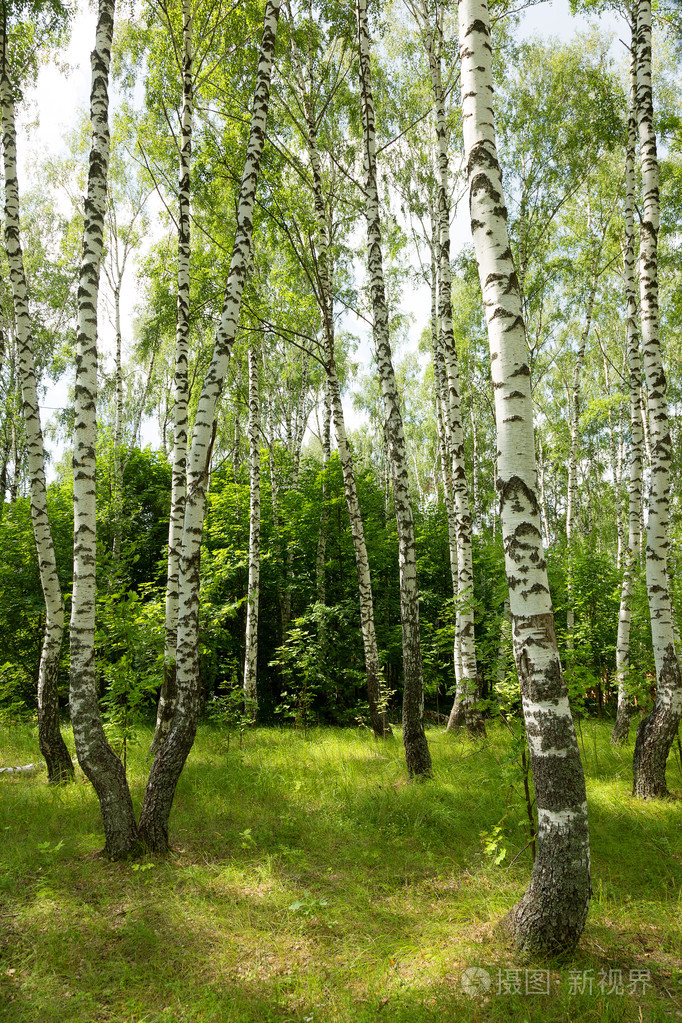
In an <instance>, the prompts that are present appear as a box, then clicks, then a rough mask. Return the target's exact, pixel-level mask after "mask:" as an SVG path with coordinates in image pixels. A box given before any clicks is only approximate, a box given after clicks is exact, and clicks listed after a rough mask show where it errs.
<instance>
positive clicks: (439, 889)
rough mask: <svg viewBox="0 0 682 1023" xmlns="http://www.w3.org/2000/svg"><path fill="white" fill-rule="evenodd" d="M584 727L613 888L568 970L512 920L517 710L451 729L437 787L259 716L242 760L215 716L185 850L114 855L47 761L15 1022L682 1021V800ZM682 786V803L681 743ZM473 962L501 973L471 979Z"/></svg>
mask: <svg viewBox="0 0 682 1023" xmlns="http://www.w3.org/2000/svg"><path fill="white" fill-rule="evenodd" d="M633 732H634V729H633ZM582 733H583V741H584V746H583V756H584V762H585V769H586V773H587V780H588V799H589V812H590V826H591V836H592V869H593V886H594V895H593V899H592V905H591V909H590V914H589V917H588V921H587V926H586V928H585V932H584V935H583V937H582V940H581V942H580V946H579V948H578V950H577V951H576V952H575V953H574V954H573V955H572V956H571V957H568V958H565V959H564V960H541V959H538V958H537V957H530V956H521V955H519V954H517V953H515V952H513V951H511V950H510V949H508V948H507V947H505V945H504V944H503V942H502V941H501V939H500V937H499V936H498V934H497V933H496V931H495V929H494V928H495V923H496V921H498V920H499V919H500V918H501V917H502V916H503V915H504V913H505V911H506V910H507V909H509V908H510V907H511V906H512V905H513V903H514V901H515V900H516V899H517V898H518V897H519V895H520V894H521V893H522V891H523V890H524V887H525V885H526V884H527V881H528V877H529V873H530V851H529V850H528V849H526V850H525V851H523V850H524V846H525V845H526V843H527V841H528V818H527V815H526V808H525V804H524V802H523V800H522V798H521V793H522V792H523V787H522V784H521V783H520V778H519V768H518V767H517V766H516V764H515V762H514V755H513V745H512V743H511V741H510V736H509V734H508V733H507V732H506V731H505V729H504V728H503V726H502V725H501V724H499V723H495V724H492V725H490V727H489V729H488V738H487V740H486V741H485V742H484V743H483V744H480V743H478V744H475V743H473V742H471V741H470V740H469V739H468V738H467V737H466V736H451V735H445V734H444V733H443V732H442V730H440V729H435V728H433V729H431V730H430V731H429V733H428V737H429V743H430V746H431V750H432V755H433V760H434V779H433V780H432V781H429V782H426V783H424V784H410V783H408V782H407V781H406V777H405V768H404V761H403V756H402V744H401V742H400V737H399V735H398V736H397V738H396V739H395V740H393V741H388V742H386V743H381V742H380V743H377V742H375V740H374V739H373V738H372V737H371V735H369V734H368V733H367V732H366V731H358V730H351V729H348V730H339V729H328V728H320V729H315V730H313V731H312V732H310V733H309V734H308V735H307V737H306V736H304V735H303V734H302V733H300V732H294V731H286V730H282V729H257V730H254V731H251V732H247V733H246V734H245V736H244V739H243V745H242V747H241V748H240V747H239V743H238V740H237V738H236V737H235V736H234V735H233V736H232V738H231V742H230V745H229V750H228V748H227V739H226V736H225V734H224V733H221V732H220V731H219V730H217V729H216V728H213V727H204V728H202V729H200V731H199V735H198V738H197V743H196V745H195V748H194V750H193V752H192V754H191V756H190V758H189V761H188V763H187V765H186V767H185V771H184V773H183V775H182V778H181V780H180V783H179V785H178V790H177V794H176V799H175V805H174V809H173V816H172V819H171V841H172V844H173V852H172V854H171V855H169V856H168V857H167V858H160V857H149V858H147V859H144V860H140V861H138V862H123V863H111V862H108V861H107V860H106V859H104V858H103V857H102V856H101V855H99V849H100V848H101V845H102V841H103V838H102V828H101V821H100V816H99V809H98V805H97V800H96V798H95V795H94V792H93V790H92V788H91V786H90V785H89V784H88V783H87V782H86V781H85V779H84V778H83V776H82V775H81V774H80V772H79V780H78V781H77V782H76V783H75V784H73V785H70V786H68V787H66V788H61V789H60V788H50V787H48V785H47V784H46V780H45V774H44V773H42V774H39V775H37V776H36V777H34V778H22V777H21V776H16V777H7V776H4V777H2V778H0V831H1V832H2V838H1V845H0V1018H1V1019H2V1020H4V1021H6V1023H19V1021H21V1023H175V1021H187V1023H247V1021H248V1023H256V1021H258V1023H286V1021H291V1023H294V1021H296V1023H299V1021H300V1023H326V1021H330V1023H331V1021H334V1023H336V1021H339V1023H341V1021H344V1023H345V1021H359V1023H360V1021H361V1023H368V1021H375V1020H376V1021H377V1023H398V1021H404V1023H426V1021H429V1023H436V1021H438V1023H441V1021H450V1020H452V1021H455V1020H456V1021H458V1023H459V1021H463V1023H476V1021H484V1020H485V1021H502V1020H505V1021H510V1023H536V1021H537V1023H539V1021H543V1023H546V1021H580V1023H596V1021H598V1020H599V1021H604V1023H616V1021H618V1023H657V1021H662V1020H669V1019H673V1020H677V1019H682V925H681V921H682V900H681V896H680V891H681V884H682V801H679V802H676V801H673V800H670V801H665V802H650V803H643V802H639V801H636V800H634V799H633V798H632V797H631V795H630V786H631V780H630V779H631V754H632V748H631V746H630V747H627V748H625V749H623V750H620V751H617V750H614V749H612V747H611V746H610V744H609V726H608V725H607V724H606V723H598V722H594V721H583V723H582ZM67 738H68V739H69V740H70V738H71V736H70V733H67ZM150 738H151V735H150V733H149V732H145V731H143V730H141V731H140V734H139V735H138V741H137V743H136V745H135V746H134V747H133V748H132V749H131V750H129V751H128V770H129V775H130V778H131V785H132V789H133V795H134V799H135V801H136V804H137V805H138V806H139V802H140V799H141V797H142V793H143V791H144V784H145V774H146V759H145V758H146V750H147V749H148V746H149V740H150ZM0 750H1V754H0V757H1V759H2V766H16V765H19V764H24V763H27V762H29V761H31V760H34V761H35V760H37V759H38V752H37V739H36V736H35V730H34V729H33V728H32V727H31V726H28V725H14V726H11V727H10V726H8V725H2V726H0ZM668 783H669V785H670V788H671V791H674V792H676V793H677V794H678V795H680V794H681V793H682V773H681V769H680V764H679V762H678V759H677V755H676V754H675V755H674V756H673V755H671V758H670V763H669V771H668ZM512 786H513V788H512ZM498 829H499V830H498ZM482 832H484V834H483V835H482V834H481V833H482ZM503 851H504V856H503V857H502V854H503ZM519 853H520V855H518V856H517V854H519ZM495 859H499V860H500V862H499V863H495ZM474 968H479V969H480V970H483V971H485V973H483V974H481V973H478V974H472V973H468V974H465V971H467V970H469V971H471V970H473V969H474ZM487 978H489V981H490V987H489V988H488V989H487V990H486V979H487ZM467 986H468V988H469V990H470V991H471V992H473V993H467V991H466V990H465V988H466V987H467Z"/></svg>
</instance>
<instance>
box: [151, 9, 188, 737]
mask: <svg viewBox="0 0 682 1023" xmlns="http://www.w3.org/2000/svg"><path fill="white" fill-rule="evenodd" d="M193 117H194V78H193V68H192V3H191V0H183V5H182V120H181V125H180V165H179V177H178V206H179V216H178V302H177V323H176V330H175V379H174V385H173V386H174V399H175V407H174V414H175V425H174V433H173V476H172V484H171V507H170V519H169V523H168V575H167V580H166V621H165V639H164V651H163V685H162V687H161V694H160V696H159V706H158V709H157V712H156V728H155V730H154V739H153V740H152V746H151V750H152V752H153V753H155V752H156V750H157V749H158V748H159V747H160V746H161V745H162V744H163V743H164V741H165V739H166V736H167V735H168V732H169V731H170V726H171V721H172V720H173V714H174V712H175V699H176V683H175V671H176V669H175V657H176V651H175V648H176V644H177V637H178V573H179V567H180V547H181V543H182V524H183V519H184V514H185V494H186V486H187V398H188V379H187V363H188V356H189V283H190V280H189V273H190V261H191V253H192V248H191V241H192V239H191V221H190V213H191V187H190V185H191V164H192V123H193Z"/></svg>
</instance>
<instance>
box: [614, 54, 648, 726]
mask: <svg viewBox="0 0 682 1023" xmlns="http://www.w3.org/2000/svg"><path fill="white" fill-rule="evenodd" d="M634 51H635V47H634V39H633V45H632V51H631V54H630V103H629V111H628V137H627V146H626V153H625V237H624V242H623V278H624V281H625V299H626V305H627V346H628V351H627V357H628V370H629V373H628V383H629V392H630V454H629V478H628V545H627V549H626V551H625V560H624V566H623V584H622V587H621V595H620V610H619V613H618V639H617V642H616V679H617V683H618V710H617V713H616V720H615V723H614V726H613V732H612V734H611V742H612V743H614V744H616V745H617V744H619V743H624V742H626V741H627V738H628V735H629V732H630V719H631V718H632V715H633V713H634V710H635V707H634V703H633V700H632V696H631V693H630V686H629V678H628V674H629V667H630V625H631V621H632V596H633V592H634V581H635V575H636V573H637V571H638V568H639V560H640V548H641V533H640V515H641V507H642V444H643V439H642V417H641V414H640V395H641V390H642V367H641V355H640V342H639V328H638V323H637V319H638V309H637V285H636V280H635V154H636V148H637V117H636V107H635V104H636V92H637V66H636V63H635V52H634Z"/></svg>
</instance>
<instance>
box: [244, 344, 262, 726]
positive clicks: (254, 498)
mask: <svg viewBox="0 0 682 1023" xmlns="http://www.w3.org/2000/svg"><path fill="white" fill-rule="evenodd" d="M258 354H259V353H258V352H257V350H256V347H255V345H253V344H251V345H250V346H249V426H248V430H249V482H250V497H249V582H248V593H247V597H246V649H245V653H244V707H245V710H246V714H247V717H248V718H249V720H250V721H252V722H255V720H256V716H257V714H258V606H259V599H260V402H259V386H258V363H259V358H258Z"/></svg>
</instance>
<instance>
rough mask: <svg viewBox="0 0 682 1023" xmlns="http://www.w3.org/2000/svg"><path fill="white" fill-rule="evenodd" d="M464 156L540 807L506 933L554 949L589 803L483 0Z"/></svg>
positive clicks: (582, 851) (563, 936) (472, 5)
mask: <svg viewBox="0 0 682 1023" xmlns="http://www.w3.org/2000/svg"><path fill="white" fill-rule="evenodd" d="M459 25H460V57H461V68H462V71H461V90H462V121H463V127H464V150H465V159H466V166H467V172H468V177H469V189H470V213H471V227H472V232H473V238H474V245H475V250H476V260H477V263H478V270H479V278H480V282H481V290H482V293H483V306H484V309H485V315H486V320H487V325H488V340H489V344H490V356H491V365H492V376H493V387H494V392H495V413H496V421H497V448H498V483H497V486H498V490H499V493H500V518H501V522H502V532H503V536H504V547H505V567H506V573H507V581H508V584H509V603H510V611H511V619H512V633H513V642H514V655H515V659H516V665H517V670H518V673H519V680H520V683H521V697H522V702H523V712H524V719H525V724H526V733H527V736H528V745H529V749H530V760H531V768H532V772H533V782H534V785H535V797H536V801H537V807H538V834H537V838H538V845H537V855H536V858H535V862H534V865H533V872H532V875H531V879H530V884H529V886H528V888H527V890H526V892H525V894H524V895H523V896H522V898H521V899H520V901H519V902H518V903H517V904H516V906H514V908H513V909H512V910H511V911H510V912H509V914H508V915H507V917H506V918H505V920H504V922H503V927H504V929H505V930H506V931H507V933H509V934H510V936H511V937H512V939H513V941H514V942H515V943H516V945H517V946H519V947H520V948H524V949H533V950H540V951H551V952H556V951H558V950H562V949H570V948H572V947H573V946H574V945H575V944H576V942H577V941H578V939H579V938H580V935H581V933H582V930H583V927H584V924H585V918H586V916H587V910H588V907H589V901H590V891H591V885H590V850H589V831H588V823H587V802H586V793H585V778H584V774H583V769H582V764H581V762H580V755H579V753H578V744H577V740H576V735H575V729H574V727H573V719H572V717H571V710H570V706H569V702H568V693H567V690H566V685H565V682H564V678H563V674H562V671H561V664H560V661H559V651H558V647H557V641H556V635H555V631H554V618H553V614H552V603H551V599H550V594H549V586H548V582H547V567H546V562H545V558H544V553H543V548H542V525H541V522H540V510H539V505H538V498H537V472H536V464H535V444H534V439H533V408H532V399H531V393H530V368H529V365H528V350H527V345H526V333H525V325H524V322H523V314H522V306H521V293H520V289H519V283H518V279H517V276H516V272H515V270H514V265H513V262H512V255H511V249H510V246H509V234H508V231H507V211H506V208H505V202H504V193H503V190H502V172H501V170H500V165H499V163H498V158H497V146H496V142H495V129H494V114H493V106H492V94H493V87H492V74H491V52H492V51H491V45H490V28H489V20H488V8H487V5H486V4H485V2H484V0H460V3H459Z"/></svg>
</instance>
